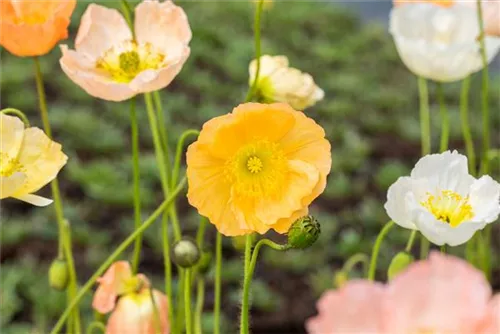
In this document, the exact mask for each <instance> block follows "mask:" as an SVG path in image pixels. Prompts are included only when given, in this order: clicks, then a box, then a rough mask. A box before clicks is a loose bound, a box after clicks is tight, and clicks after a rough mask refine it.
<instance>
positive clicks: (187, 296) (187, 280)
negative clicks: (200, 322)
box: [184, 268, 193, 334]
mask: <svg viewBox="0 0 500 334" xmlns="http://www.w3.org/2000/svg"><path fill="white" fill-rule="evenodd" d="M184 317H185V319H186V320H185V321H186V334H192V333H193V328H192V327H193V319H192V318H191V268H187V269H186V270H185V274H184Z"/></svg>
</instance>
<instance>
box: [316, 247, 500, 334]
mask: <svg viewBox="0 0 500 334" xmlns="http://www.w3.org/2000/svg"><path fill="white" fill-rule="evenodd" d="M318 312H319V315H318V316H316V317H313V318H312V319H309V320H308V322H307V323H306V328H307V330H308V333H311V334H336V333H338V334H345V333H391V334H392V333H394V334H396V333H398V334H399V333H453V334H471V333H487V334H498V333H499V332H498V330H499V329H500V327H499V323H500V297H499V296H497V297H495V298H494V299H493V300H492V295H491V288H490V286H489V284H488V281H487V280H486V279H485V278H484V276H483V274H482V273H481V272H480V271H479V270H477V269H475V268H474V267H473V266H471V265H470V264H469V263H467V262H465V261H464V260H461V259H459V258H455V257H452V256H447V255H443V254H440V253H437V252H436V253H432V254H431V256H430V258H429V259H428V260H426V261H419V262H416V263H414V264H412V265H410V266H409V267H408V269H407V270H405V271H404V272H402V273H401V274H399V275H398V276H397V277H396V278H394V279H393V280H392V281H391V282H390V283H388V284H387V285H386V286H384V287H381V285H380V284H379V283H375V282H368V281H361V282H360V281H352V282H349V283H347V284H346V285H345V286H344V287H342V288H341V289H339V290H337V291H333V292H327V293H325V294H324V295H323V296H322V297H321V299H320V300H319V302H318Z"/></svg>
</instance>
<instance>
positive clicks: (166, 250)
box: [161, 212, 176, 328]
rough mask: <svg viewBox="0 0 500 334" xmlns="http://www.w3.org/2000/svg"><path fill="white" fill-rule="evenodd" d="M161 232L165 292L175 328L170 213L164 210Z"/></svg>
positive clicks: (171, 323) (170, 318)
mask: <svg viewBox="0 0 500 334" xmlns="http://www.w3.org/2000/svg"><path fill="white" fill-rule="evenodd" d="M161 234H162V251H163V268H164V275H165V293H166V294H167V300H168V305H169V307H168V320H169V323H170V326H171V328H175V324H176V321H175V315H174V308H173V307H170V305H174V304H173V296H172V262H171V261H170V234H169V232H168V213H167V212H164V213H163V215H162V217H161Z"/></svg>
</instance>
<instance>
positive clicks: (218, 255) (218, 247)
mask: <svg viewBox="0 0 500 334" xmlns="http://www.w3.org/2000/svg"><path fill="white" fill-rule="evenodd" d="M215 238H216V239H215V282H214V330H213V332H214V334H220V306H221V276H222V234H220V233H219V232H217V236H216V237H215Z"/></svg>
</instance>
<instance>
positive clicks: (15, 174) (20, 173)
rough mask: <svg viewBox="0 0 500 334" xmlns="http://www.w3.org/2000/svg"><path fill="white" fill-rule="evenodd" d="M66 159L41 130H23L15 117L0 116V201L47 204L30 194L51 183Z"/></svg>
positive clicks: (46, 200) (20, 122) (54, 143)
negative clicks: (12, 200) (16, 200)
mask: <svg viewBox="0 0 500 334" xmlns="http://www.w3.org/2000/svg"><path fill="white" fill-rule="evenodd" d="M67 160H68V157H67V156H66V155H65V154H64V153H63V152H62V151H61V145H60V144H58V143H56V142H53V141H52V140H50V138H49V137H47V136H46V135H45V133H44V132H43V131H42V130H40V129H39V128H35V127H31V128H27V129H25V128H24V124H23V122H22V121H21V120H20V119H19V118H17V117H13V116H8V115H5V114H0V184H1V186H0V199H3V198H7V197H13V198H17V199H19V200H21V201H24V202H28V203H30V204H33V205H36V206H46V205H49V204H50V203H52V200H50V199H47V198H44V197H41V196H38V195H34V194H33V193H34V192H35V191H38V190H39V189H40V188H42V187H43V186H45V185H46V184H47V183H49V182H50V181H52V180H53V179H54V178H55V177H56V176H57V173H59V171H60V170H61V168H62V167H63V166H64V165H65V164H66V161H67Z"/></svg>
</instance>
